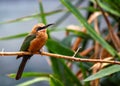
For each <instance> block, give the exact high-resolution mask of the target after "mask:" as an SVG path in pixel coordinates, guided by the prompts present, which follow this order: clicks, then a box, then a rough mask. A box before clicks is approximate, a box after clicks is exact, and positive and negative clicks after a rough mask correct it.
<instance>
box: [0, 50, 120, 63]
mask: <svg viewBox="0 0 120 86" xmlns="http://www.w3.org/2000/svg"><path fill="white" fill-rule="evenodd" d="M31 54H39V55H45V56H50V57H53V58H62V59H66V60H70V61H76V62H93V63H97V62H99V63H110V64H119V65H120V62H119V61H106V60H105V59H103V60H99V59H83V58H77V57H74V58H73V57H72V56H64V55H59V54H53V53H48V52H41V54H40V53H39V52H36V53H30V52H0V56H16V55H31Z"/></svg>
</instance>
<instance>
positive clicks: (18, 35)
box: [0, 33, 28, 40]
mask: <svg viewBox="0 0 120 86" xmlns="http://www.w3.org/2000/svg"><path fill="white" fill-rule="evenodd" d="M27 34H28V33H22V34H17V35H12V36H7V37H1V38H0V40H9V39H16V38H21V37H25V36H26V35H27Z"/></svg>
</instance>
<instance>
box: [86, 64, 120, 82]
mask: <svg viewBox="0 0 120 86" xmlns="http://www.w3.org/2000/svg"><path fill="white" fill-rule="evenodd" d="M118 71H120V65H113V66H110V67H107V68H105V69H102V70H100V71H99V72H97V73H96V74H94V75H91V76H89V77H88V78H86V79H85V80H84V81H91V80H95V79H98V78H102V77H105V76H108V75H110V74H113V73H115V72H118Z"/></svg>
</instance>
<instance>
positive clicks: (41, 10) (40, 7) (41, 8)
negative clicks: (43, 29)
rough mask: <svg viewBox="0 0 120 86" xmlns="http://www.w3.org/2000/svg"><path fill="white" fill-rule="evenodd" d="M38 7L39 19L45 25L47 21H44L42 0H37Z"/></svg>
mask: <svg viewBox="0 0 120 86" xmlns="http://www.w3.org/2000/svg"><path fill="white" fill-rule="evenodd" d="M39 9H40V13H41V15H40V16H41V20H42V22H43V23H44V24H45V25H46V24H47V21H46V17H45V14H44V8H43V5H42V0H39Z"/></svg>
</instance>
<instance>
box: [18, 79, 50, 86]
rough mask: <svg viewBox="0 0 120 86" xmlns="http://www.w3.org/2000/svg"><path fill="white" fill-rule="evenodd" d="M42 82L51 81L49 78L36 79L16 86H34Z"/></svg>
mask: <svg viewBox="0 0 120 86" xmlns="http://www.w3.org/2000/svg"><path fill="white" fill-rule="evenodd" d="M41 81H49V78H48V77H40V78H35V79H32V80H29V81H26V82H23V83H21V84H18V85H16V86H30V85H32V84H34V83H37V82H41Z"/></svg>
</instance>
